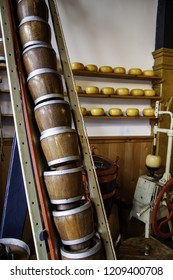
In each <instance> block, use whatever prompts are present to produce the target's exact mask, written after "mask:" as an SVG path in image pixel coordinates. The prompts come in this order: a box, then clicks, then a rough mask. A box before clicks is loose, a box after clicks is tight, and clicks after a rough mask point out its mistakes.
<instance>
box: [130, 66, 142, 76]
mask: <svg viewBox="0 0 173 280" xmlns="http://www.w3.org/2000/svg"><path fill="white" fill-rule="evenodd" d="M128 74H130V75H142V70H141V69H140V68H130V69H129V71H128Z"/></svg>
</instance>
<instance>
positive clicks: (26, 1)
mask: <svg viewBox="0 0 173 280" xmlns="http://www.w3.org/2000/svg"><path fill="white" fill-rule="evenodd" d="M17 15H18V19H19V21H21V20H22V19H24V18H25V17H28V16H38V17H41V18H43V19H44V20H46V21H48V16H49V12H48V7H47V4H46V2H45V0H32V1H31V0H19V1H17Z"/></svg>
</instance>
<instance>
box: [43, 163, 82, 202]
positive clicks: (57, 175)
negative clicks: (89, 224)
mask: <svg viewBox="0 0 173 280" xmlns="http://www.w3.org/2000/svg"><path fill="white" fill-rule="evenodd" d="M43 174H44V181H45V185H46V188H47V191H48V195H49V198H50V201H51V203H52V204H68V203H73V202H75V201H78V200H80V199H81V198H82V196H83V193H84V191H83V185H82V167H81V166H80V167H76V168H70V169H64V170H55V171H54V170H53V171H45V172H44V173H43Z"/></svg>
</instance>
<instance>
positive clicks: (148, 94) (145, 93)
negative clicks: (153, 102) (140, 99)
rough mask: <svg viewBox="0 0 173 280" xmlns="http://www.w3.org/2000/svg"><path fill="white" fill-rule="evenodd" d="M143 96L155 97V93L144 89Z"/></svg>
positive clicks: (152, 90)
mask: <svg viewBox="0 0 173 280" xmlns="http://www.w3.org/2000/svg"><path fill="white" fill-rule="evenodd" d="M144 95H145V96H155V95H156V92H155V90H154V89H144Z"/></svg>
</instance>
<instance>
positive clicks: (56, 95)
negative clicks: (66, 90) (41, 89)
mask: <svg viewBox="0 0 173 280" xmlns="http://www.w3.org/2000/svg"><path fill="white" fill-rule="evenodd" d="M56 98H57V99H61V100H62V99H64V96H63V94H60V93H49V94H45V95H43V96H40V97H38V98H37V99H35V100H34V104H35V105H38V104H39V103H40V102H43V101H46V100H50V99H56Z"/></svg>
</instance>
